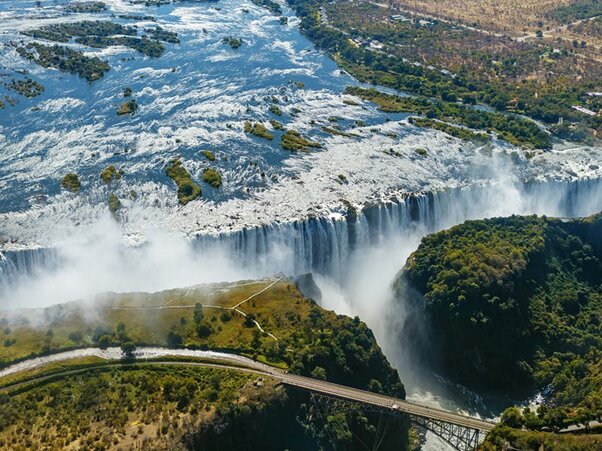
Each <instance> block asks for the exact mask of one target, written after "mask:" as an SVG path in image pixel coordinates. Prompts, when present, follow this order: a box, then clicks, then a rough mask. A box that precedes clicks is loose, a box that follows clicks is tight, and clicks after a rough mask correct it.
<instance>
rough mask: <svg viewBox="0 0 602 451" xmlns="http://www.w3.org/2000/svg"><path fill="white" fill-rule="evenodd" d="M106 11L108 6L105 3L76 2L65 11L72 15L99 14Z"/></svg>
mask: <svg viewBox="0 0 602 451" xmlns="http://www.w3.org/2000/svg"><path fill="white" fill-rule="evenodd" d="M106 9H107V5H106V4H104V3H103V2H74V3H70V4H69V5H67V7H66V8H65V11H69V12H71V13H99V12H102V11H105V10H106Z"/></svg>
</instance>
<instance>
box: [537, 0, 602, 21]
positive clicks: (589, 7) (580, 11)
mask: <svg viewBox="0 0 602 451" xmlns="http://www.w3.org/2000/svg"><path fill="white" fill-rule="evenodd" d="M600 15H602V2H601V1H600V0H578V1H577V2H575V3H572V4H570V5H565V6H560V7H558V8H555V9H553V10H552V11H550V12H549V13H548V17H549V18H551V19H554V20H556V21H558V22H560V23H571V22H575V21H577V20H582V19H589V18H590V17H596V16H600Z"/></svg>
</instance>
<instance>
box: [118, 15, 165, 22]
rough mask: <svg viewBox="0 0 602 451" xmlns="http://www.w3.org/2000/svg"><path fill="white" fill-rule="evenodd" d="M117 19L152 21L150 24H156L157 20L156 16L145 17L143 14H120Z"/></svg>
mask: <svg viewBox="0 0 602 451" xmlns="http://www.w3.org/2000/svg"><path fill="white" fill-rule="evenodd" d="M117 17H119V18H120V19H125V20H138V21H140V20H143V21H150V22H156V21H157V19H156V18H155V17H154V16H148V15H143V14H119V15H118V16H117Z"/></svg>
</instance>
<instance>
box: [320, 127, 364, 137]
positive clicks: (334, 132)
mask: <svg viewBox="0 0 602 451" xmlns="http://www.w3.org/2000/svg"><path fill="white" fill-rule="evenodd" d="M322 131H323V132H324V133H328V134H330V135H338V136H345V137H347V138H351V137H357V135H354V134H353V133H347V132H344V131H342V130H339V129H338V128H333V127H322Z"/></svg>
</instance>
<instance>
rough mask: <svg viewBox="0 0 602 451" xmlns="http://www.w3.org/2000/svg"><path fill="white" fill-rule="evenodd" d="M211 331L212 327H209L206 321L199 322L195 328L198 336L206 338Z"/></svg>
mask: <svg viewBox="0 0 602 451" xmlns="http://www.w3.org/2000/svg"><path fill="white" fill-rule="evenodd" d="M212 332H213V329H211V326H210V325H209V324H208V323H206V322H203V323H201V324H199V327H197V330H196V333H197V334H198V336H199V338H207V337H208V336H209V335H211V333H212Z"/></svg>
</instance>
